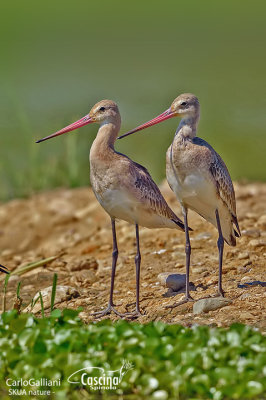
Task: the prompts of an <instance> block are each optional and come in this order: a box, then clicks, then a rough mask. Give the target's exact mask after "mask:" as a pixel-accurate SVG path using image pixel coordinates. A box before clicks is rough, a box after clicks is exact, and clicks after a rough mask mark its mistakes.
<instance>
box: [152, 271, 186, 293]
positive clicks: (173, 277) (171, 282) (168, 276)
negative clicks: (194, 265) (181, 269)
mask: <svg viewBox="0 0 266 400" xmlns="http://www.w3.org/2000/svg"><path fill="white" fill-rule="evenodd" d="M158 279H159V281H160V282H161V284H162V285H164V286H166V287H168V288H169V289H172V290H173V291H174V292H177V291H178V290H180V289H183V288H184V287H185V286H186V275H185V274H174V273H172V272H162V273H161V274H159V275H158Z"/></svg>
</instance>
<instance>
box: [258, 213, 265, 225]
mask: <svg viewBox="0 0 266 400" xmlns="http://www.w3.org/2000/svg"><path fill="white" fill-rule="evenodd" d="M258 225H259V226H261V227H262V228H266V214H263V215H262V216H261V217H260V218H259V220H258Z"/></svg>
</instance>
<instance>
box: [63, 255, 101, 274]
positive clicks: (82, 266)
mask: <svg viewBox="0 0 266 400" xmlns="http://www.w3.org/2000/svg"><path fill="white" fill-rule="evenodd" d="M97 268H98V262H97V261H96V259H95V258H94V257H90V258H86V259H85V260H81V261H78V262H75V263H73V264H71V266H70V269H71V271H81V270H86V269H97Z"/></svg>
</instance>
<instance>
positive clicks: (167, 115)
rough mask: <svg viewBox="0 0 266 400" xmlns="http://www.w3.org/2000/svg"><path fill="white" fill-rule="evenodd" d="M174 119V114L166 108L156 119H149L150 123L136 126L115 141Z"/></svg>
mask: <svg viewBox="0 0 266 400" xmlns="http://www.w3.org/2000/svg"><path fill="white" fill-rule="evenodd" d="M173 117H175V114H174V113H173V111H172V110H171V108H168V110H166V111H164V112H163V113H162V114H160V115H158V116H157V117H155V118H153V119H151V120H150V121H148V122H146V123H145V124H142V125H140V126H137V128H135V129H132V130H131V131H129V132H127V133H125V134H124V135H121V136H119V137H118V138H117V139H122V138H124V137H126V136H128V135H131V134H132V133H135V132H138V131H141V130H142V129H145V128H148V127H149V126H152V125H156V124H159V123H160V122H163V121H165V120H166V119H169V118H173Z"/></svg>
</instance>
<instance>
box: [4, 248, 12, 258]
mask: <svg viewBox="0 0 266 400" xmlns="http://www.w3.org/2000/svg"><path fill="white" fill-rule="evenodd" d="M12 254H13V251H12V250H11V249H5V250H3V251H2V253H1V256H2V257H9V256H11V255H12Z"/></svg>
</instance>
